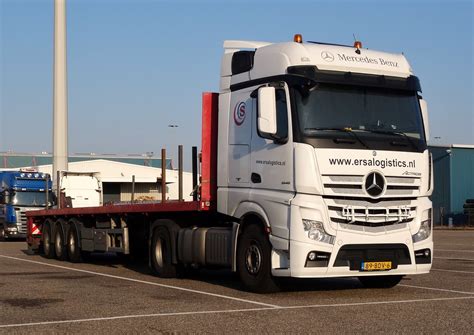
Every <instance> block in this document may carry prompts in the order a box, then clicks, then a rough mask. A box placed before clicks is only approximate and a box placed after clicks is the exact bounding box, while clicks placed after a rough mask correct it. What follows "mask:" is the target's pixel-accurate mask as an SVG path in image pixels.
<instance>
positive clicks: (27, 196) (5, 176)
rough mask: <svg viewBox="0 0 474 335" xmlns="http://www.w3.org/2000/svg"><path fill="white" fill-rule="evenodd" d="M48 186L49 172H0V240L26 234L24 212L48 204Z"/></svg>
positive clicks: (49, 199)
mask: <svg viewBox="0 0 474 335" xmlns="http://www.w3.org/2000/svg"><path fill="white" fill-rule="evenodd" d="M51 186H52V185H51V179H50V178H49V175H48V174H45V173H39V172H37V171H35V170H28V171H3V172H0V239H1V238H25V237H26V233H27V223H26V212H27V211H34V210H39V209H44V208H45V207H46V206H47V202H49V206H51V205H52V193H51ZM48 192H49V197H48V195H47V193H48Z"/></svg>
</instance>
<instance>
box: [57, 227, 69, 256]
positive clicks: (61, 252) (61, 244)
mask: <svg viewBox="0 0 474 335" xmlns="http://www.w3.org/2000/svg"><path fill="white" fill-rule="evenodd" d="M65 244H66V243H65V238H64V232H63V229H62V224H61V223H58V224H56V231H55V232H54V253H55V254H56V258H57V259H59V260H60V261H64V260H66V259H67V251H66V245H65Z"/></svg>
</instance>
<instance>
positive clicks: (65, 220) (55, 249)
mask: <svg viewBox="0 0 474 335" xmlns="http://www.w3.org/2000/svg"><path fill="white" fill-rule="evenodd" d="M202 107H203V112H202V117H203V120H202V144H201V145H202V150H201V154H200V155H199V156H200V170H201V174H200V183H199V185H198V186H197V187H196V190H195V191H196V193H197V195H196V196H195V197H194V198H195V199H196V200H194V201H179V200H166V201H161V202H153V203H150V202H147V203H117V204H110V205H105V206H98V207H82V208H55V209H48V210H40V211H35V212H28V213H27V217H28V220H27V221H28V229H27V230H28V235H27V243H28V247H29V249H30V250H33V251H35V252H41V253H42V254H44V255H45V256H46V257H48V258H53V257H56V258H58V259H60V260H70V261H73V262H80V261H82V258H83V256H84V254H87V253H90V252H118V253H123V254H130V253H139V254H140V255H142V256H146V257H148V256H150V257H149V259H150V266H151V267H152V270H153V271H154V272H155V273H157V274H159V275H161V276H165V277H169V276H171V275H172V274H173V275H175V274H176V271H177V268H178V267H177V266H176V264H177V263H178V262H179V260H180V262H181V263H183V261H184V263H185V264H193V265H213V266H229V267H234V268H235V265H234V266H232V263H231V259H232V258H235V255H232V254H230V253H229V252H228V250H235V248H233V247H229V244H231V243H235V241H236V237H237V227H238V225H237V224H236V222H235V221H236V220H234V219H232V218H231V217H228V216H226V215H222V214H218V213H217V211H216V204H215V201H216V199H215V195H216V171H217V166H216V165H217V158H216V157H215V156H216V146H217V143H216V141H217V93H203V106H202ZM193 151H194V150H193ZM193 160H196V157H193ZM193 170H194V169H193ZM163 182H165V181H163ZM165 189H166V188H165ZM163 198H165V197H163ZM197 226H199V227H201V228H203V229H201V230H200V231H199V234H196V229H194V228H192V227H197ZM206 227H208V228H206ZM212 227H214V228H212ZM195 235H196V236H195ZM198 235H199V236H198ZM206 238H207V239H208V242H207V243H208V244H213V243H214V244H221V245H220V246H219V245H217V247H216V248H217V249H218V250H217V251H216V253H215V254H211V253H209V252H208V254H207V259H206V254H205V251H203V250H198V246H197V245H196V246H195V247H194V249H196V250H197V251H196V252H195V251H194V250H187V249H188V248H184V245H188V244H189V246H191V244H192V243H187V242H185V243H183V244H182V246H183V248H182V250H178V246H177V241H178V240H179V239H180V240H181V241H188V240H195V241H199V242H200V243H201V244H202V247H204V244H205V243H206V242H205V239H206ZM203 239H204V240H203ZM232 241H234V242H232ZM157 244H158V246H156V245H157ZM162 248H163V249H162ZM216 248H214V249H216ZM178 252H179V254H178ZM195 253H197V255H198V256H200V258H196V257H197V256H196V254H195ZM178 257H180V258H178ZM168 263H169V264H168ZM160 264H161V266H160Z"/></svg>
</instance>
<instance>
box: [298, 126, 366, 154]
mask: <svg viewBox="0 0 474 335" xmlns="http://www.w3.org/2000/svg"><path fill="white" fill-rule="evenodd" d="M304 130H305V131H307V130H309V131H319V130H321V131H326V130H328V131H340V132H344V133H349V134H351V135H352V136H353V137H354V138H355V139H356V140H357V141H358V142H359V143H360V144H362V145H363V146H364V147H365V148H367V149H370V148H369V146H368V145H367V144H366V143H365V142H364V141H362V139H361V138H360V137H359V136H358V135H357V134H356V133H355V132H353V131H352V128H350V127H344V128H329V127H328V128H324V127H321V128H305V129H304Z"/></svg>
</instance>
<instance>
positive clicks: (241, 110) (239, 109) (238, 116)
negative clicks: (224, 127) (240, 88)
mask: <svg viewBox="0 0 474 335" xmlns="http://www.w3.org/2000/svg"><path fill="white" fill-rule="evenodd" d="M244 121H245V102H239V103H238V104H237V105H235V107H234V122H235V124H236V125H238V126H240V125H241V124H242V123H244Z"/></svg>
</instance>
